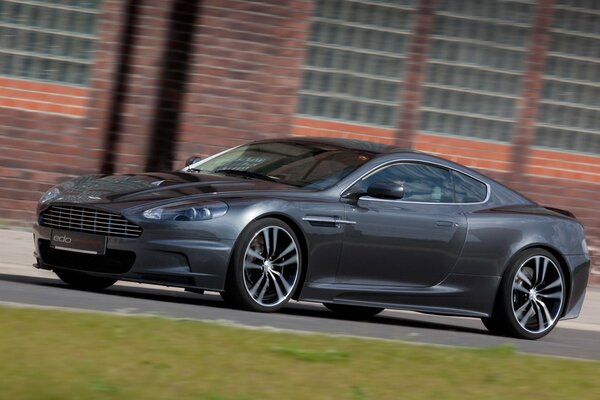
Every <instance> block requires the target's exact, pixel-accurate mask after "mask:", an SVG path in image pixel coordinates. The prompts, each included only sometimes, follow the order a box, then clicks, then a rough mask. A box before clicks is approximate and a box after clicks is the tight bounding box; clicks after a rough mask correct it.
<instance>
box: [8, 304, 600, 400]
mask: <svg viewBox="0 0 600 400" xmlns="http://www.w3.org/2000/svg"><path fill="white" fill-rule="evenodd" d="M0 382H1V383H0V398H1V399H36V400H37V399H57V400H58V399H60V400H64V399H86V400H87V399H177V400H184V399H206V400H251V399H252V400H253V399H278V400H279V399H336V400H337V399H355V400H358V399H360V400H363V399H403V400H404V399H428V398H431V399H477V400H481V399H485V400H490V399H512V398H527V399H545V400H549V399H578V400H581V399H598V398H600V363H598V362H589V361H576V360H567V359H557V358H550V357H536V356H528V355H522V354H518V353H517V352H515V351H514V349H513V348H512V347H511V346H500V347H495V348H491V349H479V350H465V349H453V348H440V347H431V346H415V345H409V344H404V343H395V342H385V341H376V340H366V339H364V340H363V339H356V338H340V337H328V336H323V335H299V334H290V333H277V332H267V331H259V330H249V329H240V328H234V327H227V326H220V325H216V324H208V323H201V322H194V321H185V320H167V319H162V318H158V317H127V316H114V315H101V314H87V313H75V312H64V311H47V310H34V309H17V308H3V307H0Z"/></svg>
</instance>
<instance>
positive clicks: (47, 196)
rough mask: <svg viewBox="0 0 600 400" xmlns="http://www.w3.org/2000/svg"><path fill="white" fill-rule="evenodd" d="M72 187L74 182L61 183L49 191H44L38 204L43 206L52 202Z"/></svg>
mask: <svg viewBox="0 0 600 400" xmlns="http://www.w3.org/2000/svg"><path fill="white" fill-rule="evenodd" d="M73 186H75V182H73V181H66V182H63V183H61V184H60V185H56V186H54V187H51V188H50V189H48V191H46V193H44V194H43V195H42V197H40V201H39V204H41V205H43V204H46V203H49V202H51V201H52V200H54V199H55V198H57V197H58V195H59V194H61V193H62V192H63V191H64V190H68V189H71V188H72V187H73Z"/></svg>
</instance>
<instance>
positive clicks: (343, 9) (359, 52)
mask: <svg viewBox="0 0 600 400" xmlns="http://www.w3.org/2000/svg"><path fill="white" fill-rule="evenodd" d="M415 3H416V1H414V0H396V1H394V0H389V1H384V0H379V1H356V0H317V1H316V4H315V12H314V15H313V18H312V29H311V36H310V41H309V44H308V48H307V58H306V63H305V66H304V78H303V86H302V90H301V94H300V103H299V108H298V113H299V114H302V115H307V116H311V117H320V118H326V119H335V120H342V121H350V122H358V123H364V124H372V125H376V126H385V127H391V126H394V125H395V123H396V117H397V114H398V101H399V92H400V86H401V79H402V75H403V68H404V59H405V54H406V52H407V48H408V45H409V40H410V33H411V28H412V19H413V14H414V7H415Z"/></svg>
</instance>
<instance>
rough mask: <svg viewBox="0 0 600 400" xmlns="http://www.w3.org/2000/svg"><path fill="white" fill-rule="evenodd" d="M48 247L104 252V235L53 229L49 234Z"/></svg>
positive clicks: (92, 252)
mask: <svg viewBox="0 0 600 400" xmlns="http://www.w3.org/2000/svg"><path fill="white" fill-rule="evenodd" d="M50 247H53V248H55V249H58V250H66V251H74V252H76V253H85V254H104V253H105V252H106V236H100V235H92V234H89V233H79V232H71V231H61V230H56V229H53V230H52V232H51V236H50Z"/></svg>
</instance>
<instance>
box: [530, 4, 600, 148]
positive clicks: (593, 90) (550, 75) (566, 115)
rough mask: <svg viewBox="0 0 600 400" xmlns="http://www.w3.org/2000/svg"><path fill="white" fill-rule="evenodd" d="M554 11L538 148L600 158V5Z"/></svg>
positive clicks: (561, 7) (560, 7) (569, 6)
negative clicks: (587, 154) (599, 156)
mask: <svg viewBox="0 0 600 400" xmlns="http://www.w3.org/2000/svg"><path fill="white" fill-rule="evenodd" d="M555 7H556V8H555V11H554V18H553V24H552V32H551V38H550V47H549V49H548V50H549V53H548V57H547V59H546V69H545V75H544V86H543V88H542V94H541V99H540V109H539V114H538V122H537V130H536V139H535V143H536V144H537V145H538V146H543V147H549V148H555V149H561V150H571V151H580V152H585V153H592V154H600V2H598V1H590V0H562V1H557V4H556V5H555Z"/></svg>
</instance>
